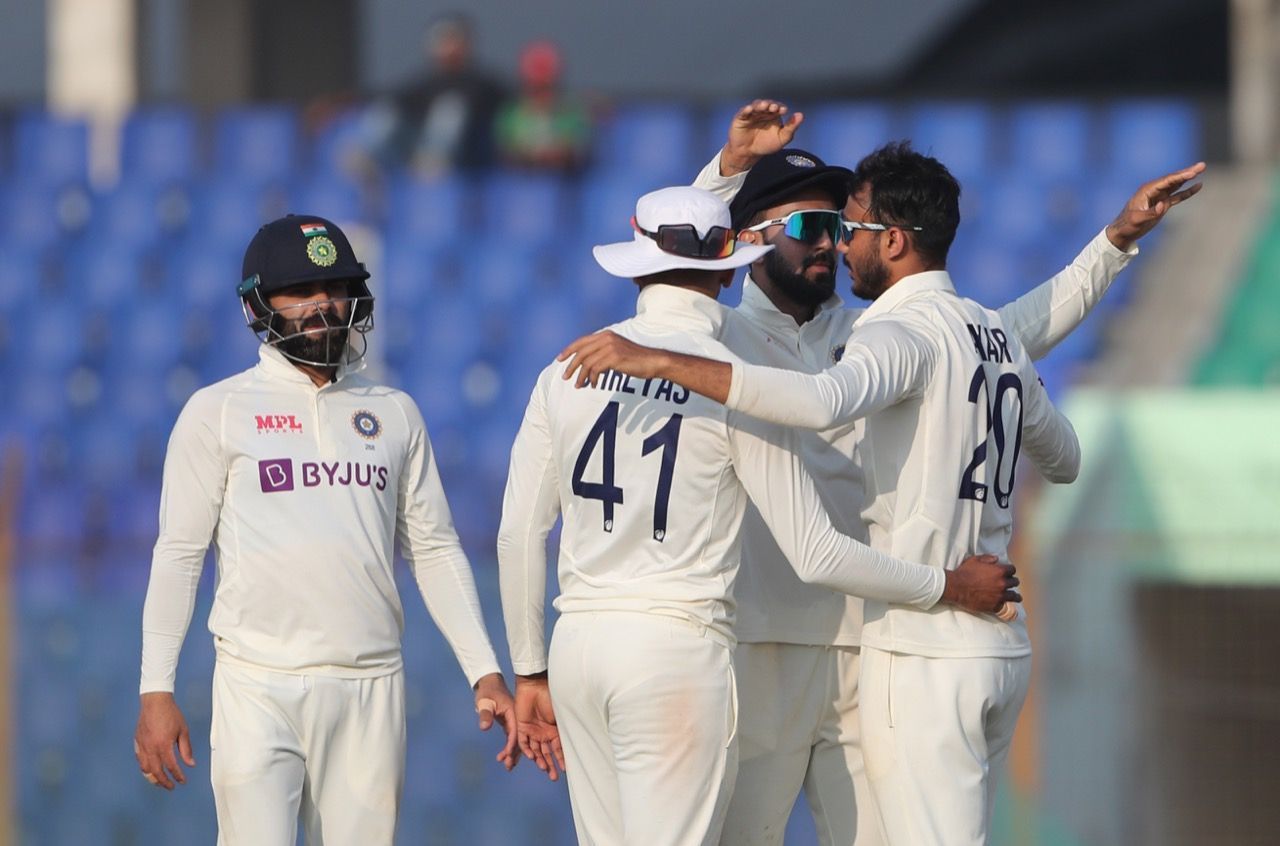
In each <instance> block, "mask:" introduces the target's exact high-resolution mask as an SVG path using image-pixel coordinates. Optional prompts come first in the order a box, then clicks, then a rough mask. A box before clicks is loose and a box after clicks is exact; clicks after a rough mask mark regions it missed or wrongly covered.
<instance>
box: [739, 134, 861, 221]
mask: <svg viewBox="0 0 1280 846" xmlns="http://www.w3.org/2000/svg"><path fill="white" fill-rule="evenodd" d="M852 178H853V171H851V170H849V169H848V168H847V167H839V166H838V165H829V164H827V163H825V162H824V161H822V159H820V158H818V157H817V156H815V155H814V154H813V153H809V152H806V151H804V150H801V149H798V148H796V147H788V148H787V149H785V150H779V151H778V152H776V153H770V154H769V155H767V156H762V157H761V158H760V161H758V162H756V163H755V166H754V167H752V168H751V170H750V171H749V172H748V173H747V178H746V180H744V181H743V183H742V190H740V191H738V194H737V196H735V197H734V198H733V202H732V203H730V204H729V213H730V214H731V215H732V216H733V228H734V229H742V228H743V227H745V226H748V225H750V223H751V219H752V218H753V217H755V216H756V214H757V213H759V212H761V211H763V210H764V209H767V208H771V207H773V206H776V205H781V204H783V203H786V202H788V198H789V197H793V196H795V195H796V194H799V193H800V192H801V191H802V190H804V189H805V188H811V187H818V188H821V189H823V190H825V191H826V192H827V193H829V194H830V195H831V201H832V202H833V203H835V206H836V208H837V209H842V208H844V204H845V201H846V200H848V199H849V181H850V180H851V179H852Z"/></svg>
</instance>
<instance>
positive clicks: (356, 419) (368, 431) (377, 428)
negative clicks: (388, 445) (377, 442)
mask: <svg viewBox="0 0 1280 846" xmlns="http://www.w3.org/2000/svg"><path fill="white" fill-rule="evenodd" d="M351 425H352V427H353V428H354V429H355V430H356V434H357V435H359V436H360V437H362V438H364V439H365V440H366V441H371V440H373V439H374V438H376V437H378V435H381V434H382V421H381V420H379V419H378V418H377V416H376V415H374V413H373V412H372V411H364V410H361V411H357V412H356V413H355V414H353V415H351Z"/></svg>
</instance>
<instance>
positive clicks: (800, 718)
mask: <svg viewBox="0 0 1280 846" xmlns="http://www.w3.org/2000/svg"><path fill="white" fill-rule="evenodd" d="M860 662H861V658H860V654H859V650H858V647H856V646H806V645H800V644H793V643H739V644H738V647H737V650H736V651H735V652H734V655H733V666H734V672H735V673H736V674H737V678H738V699H739V702H740V704H739V711H738V737H739V747H738V751H739V762H738V782H737V785H736V786H735V787H734V789H733V798H732V799H731V800H730V801H729V812H728V814H726V816H725V823H724V834H723V836H722V837H721V840H720V842H721V843H722V844H723V845H724V846H779V844H781V843H782V838H783V835H784V834H785V833H786V829H787V820H788V819H789V818H790V817H791V808H792V806H793V805H794V804H795V801H796V797H797V796H798V795H800V791H801V789H803V790H804V794H805V798H806V799H807V800H808V803H809V810H810V811H811V812H812V813H813V821H814V827H815V828H816V829H817V833H818V842H819V843H820V844H822V846H855V844H856V846H879V844H882V843H883V842H884V838H883V836H882V835H881V833H880V828H879V825H878V822H877V820H876V815H875V814H874V813H872V812H871V810H870V805H871V796H870V788H869V786H868V785H867V776H866V770H865V769H864V767H863V764H862V731H861V728H860V726H859V724H858V671H859V666H860Z"/></svg>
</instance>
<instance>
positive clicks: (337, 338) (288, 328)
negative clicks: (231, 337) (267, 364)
mask: <svg viewBox="0 0 1280 846" xmlns="http://www.w3.org/2000/svg"><path fill="white" fill-rule="evenodd" d="M350 309H351V304H350V303H349V302H347V301H338V302H328V303H325V304H324V305H323V306H318V307H317V308H316V310H315V311H313V312H312V313H310V314H307V315H305V316H303V317H295V318H287V317H284V316H283V315H280V314H278V315H277V316H276V317H275V318H274V319H273V321H272V326H273V328H274V329H275V331H276V332H278V333H279V335H280V336H281V340H280V341H279V342H277V343H276V349H278V350H280V352H281V353H283V354H284V355H285V356H287V357H288V358H291V359H294V360H296V361H302V362H307V363H312V364H317V365H321V366H324V367H337V366H338V365H339V364H341V363H342V357H343V355H344V354H345V353H346V349H347V339H348V337H350V329H349V328H348V319H349V318H348V315H347V314H340V313H339V312H340V311H341V312H348V313H349V312H350Z"/></svg>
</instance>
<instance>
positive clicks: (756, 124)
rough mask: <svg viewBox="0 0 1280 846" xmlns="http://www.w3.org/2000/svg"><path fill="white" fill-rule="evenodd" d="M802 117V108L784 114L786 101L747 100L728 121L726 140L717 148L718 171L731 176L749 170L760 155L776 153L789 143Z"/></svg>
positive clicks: (722, 174) (758, 159)
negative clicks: (798, 110)
mask: <svg viewBox="0 0 1280 846" xmlns="http://www.w3.org/2000/svg"><path fill="white" fill-rule="evenodd" d="M803 120H804V114H803V113H802V112H796V113H795V114H793V115H791V116H790V117H787V107H786V105H785V104H784V103H779V102H778V101H777V100H753V101H752V102H750V103H747V105H745V106H743V107H742V108H741V109H738V111H737V113H736V114H734V116H733V120H732V121H731V122H730V123H729V140H728V141H726V142H725V145H724V149H722V150H721V151H720V175H721V176H733V175H735V174H738V173H742V172H743V171H745V170H751V168H753V167H755V164H756V162H758V161H760V158H761V156H767V155H769V154H770V153H776V152H778V151H779V150H781V149H782V148H783V147H785V146H787V145H788V144H790V143H791V139H792V138H794V137H795V134H796V129H797V128H799V126H800V123H801V121H803Z"/></svg>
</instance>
